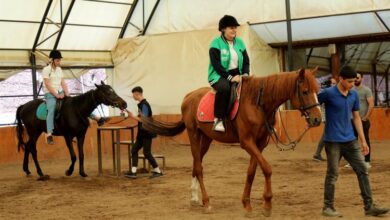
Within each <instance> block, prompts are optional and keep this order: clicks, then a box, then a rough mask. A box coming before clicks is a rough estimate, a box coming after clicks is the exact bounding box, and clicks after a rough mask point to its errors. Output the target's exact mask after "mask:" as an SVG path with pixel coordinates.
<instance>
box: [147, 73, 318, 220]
mask: <svg viewBox="0 0 390 220" xmlns="http://www.w3.org/2000/svg"><path fill="white" fill-rule="evenodd" d="M315 72H317V69H313V70H304V69H301V70H298V71H296V72H287V73H280V74H276V75H271V76H267V77H243V78H242V90H241V97H240V106H239V109H238V112H237V115H236V118H235V119H234V120H232V121H225V125H226V132H225V133H221V132H217V131H213V130H212V127H213V123H204V122H199V121H198V120H197V116H196V113H197V108H198V104H199V102H200V100H201V98H202V97H203V96H204V95H205V94H206V93H207V92H209V91H210V88H200V89H198V90H195V91H193V92H191V93H189V94H187V96H186V97H185V98H184V101H183V103H182V105H181V112H182V120H181V121H179V122H173V123H167V122H158V121H155V120H153V119H148V118H144V117H143V118H142V122H143V126H144V127H145V129H147V130H149V131H151V132H155V133H157V134H160V135H164V136H174V135H177V134H179V133H181V132H182V131H183V130H184V129H185V128H187V133H188V136H189V140H190V143H191V151H192V156H193V171H192V177H193V178H192V185H191V190H192V196H191V203H192V204H194V203H198V188H199V185H200V189H201V192H202V202H203V205H204V207H205V208H206V210H209V209H210V203H209V196H208V195H207V192H206V188H205V185H204V183H203V171H202V170H203V167H202V159H203V157H204V155H205V154H206V153H207V151H208V149H209V146H210V143H211V141H212V140H216V141H219V142H224V143H237V142H239V143H240V145H241V148H243V149H244V150H246V151H247V152H248V154H249V155H250V164H249V167H248V171H247V178H246V183H245V188H244V192H243V195H242V203H243V205H244V208H245V209H246V210H247V211H248V212H250V211H252V206H251V204H250V193H251V187H252V183H253V180H254V177H255V173H256V167H257V165H260V167H261V169H262V171H263V174H264V177H265V186H264V193H263V197H264V213H263V214H264V215H265V216H269V215H270V214H271V208H272V203H271V199H272V190H271V174H272V171H271V166H270V164H269V163H268V162H267V161H266V160H265V158H264V156H263V154H262V151H263V149H264V148H265V147H266V146H267V144H268V140H269V137H270V135H271V134H270V132H269V129H267V127H269V126H270V125H271V126H273V125H274V124H275V112H276V110H277V109H278V107H279V106H280V105H281V104H283V103H285V102H286V101H287V100H291V104H292V106H293V107H294V108H296V109H299V110H300V111H301V113H302V115H304V116H305V117H306V121H307V123H308V125H309V126H310V127H314V126H318V125H320V123H321V111H320V108H319V107H318V105H319V104H318V101H317V95H316V93H317V92H318V90H319V87H318V85H317V81H316V79H315V77H314V74H315Z"/></svg>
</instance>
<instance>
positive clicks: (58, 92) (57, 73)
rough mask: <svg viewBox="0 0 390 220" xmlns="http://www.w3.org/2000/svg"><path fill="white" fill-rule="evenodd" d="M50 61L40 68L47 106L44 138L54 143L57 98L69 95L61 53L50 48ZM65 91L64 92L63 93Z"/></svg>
mask: <svg viewBox="0 0 390 220" xmlns="http://www.w3.org/2000/svg"><path fill="white" fill-rule="evenodd" d="M49 58H50V62H49V65H47V66H46V67H45V68H43V70H42V77H43V82H44V83H43V85H44V86H43V91H44V93H45V99H46V106H47V118H46V129H47V136H46V140H47V143H48V144H54V140H53V136H52V134H53V130H54V113H55V108H56V102H57V99H63V98H64V97H65V96H69V91H68V87H67V86H66V83H65V80H64V79H63V75H62V69H61V67H60V65H61V59H62V55H61V52H60V51H58V50H52V51H51V52H50V54H49ZM64 93H65V94H64Z"/></svg>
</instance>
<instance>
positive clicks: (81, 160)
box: [77, 134, 88, 177]
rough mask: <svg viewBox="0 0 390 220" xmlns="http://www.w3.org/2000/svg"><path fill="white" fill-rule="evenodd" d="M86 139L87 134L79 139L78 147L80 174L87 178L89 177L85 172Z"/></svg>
mask: <svg viewBox="0 0 390 220" xmlns="http://www.w3.org/2000/svg"><path fill="white" fill-rule="evenodd" d="M84 138H85V134H84V135H82V136H80V137H77V147H78V149H79V174H80V176H82V177H87V176H88V175H87V174H86V173H85V171H84V147H83V146H84Z"/></svg>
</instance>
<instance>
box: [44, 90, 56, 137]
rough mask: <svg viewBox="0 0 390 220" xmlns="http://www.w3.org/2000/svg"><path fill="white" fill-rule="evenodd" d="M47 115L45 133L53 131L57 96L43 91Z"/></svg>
mask: <svg viewBox="0 0 390 220" xmlns="http://www.w3.org/2000/svg"><path fill="white" fill-rule="evenodd" d="M45 99H46V107H47V117H46V130H47V133H53V129H54V113H55V110H56V103H57V98H56V97H55V96H54V95H52V94H51V93H45Z"/></svg>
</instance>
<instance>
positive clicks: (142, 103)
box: [137, 99, 156, 138]
mask: <svg viewBox="0 0 390 220" xmlns="http://www.w3.org/2000/svg"><path fill="white" fill-rule="evenodd" d="M144 106H145V107H146V108H147V109H148V115H143V116H144V117H152V115H153V113H152V108H151V107H150V105H149V102H148V101H146V99H143V100H142V101H140V102H139V103H138V112H139V114H140V115H141V114H142V109H143V108H144ZM137 136H139V137H142V138H154V137H156V134H153V133H150V132H149V131H147V130H145V129H143V128H142V123H141V122H138V134H137Z"/></svg>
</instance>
